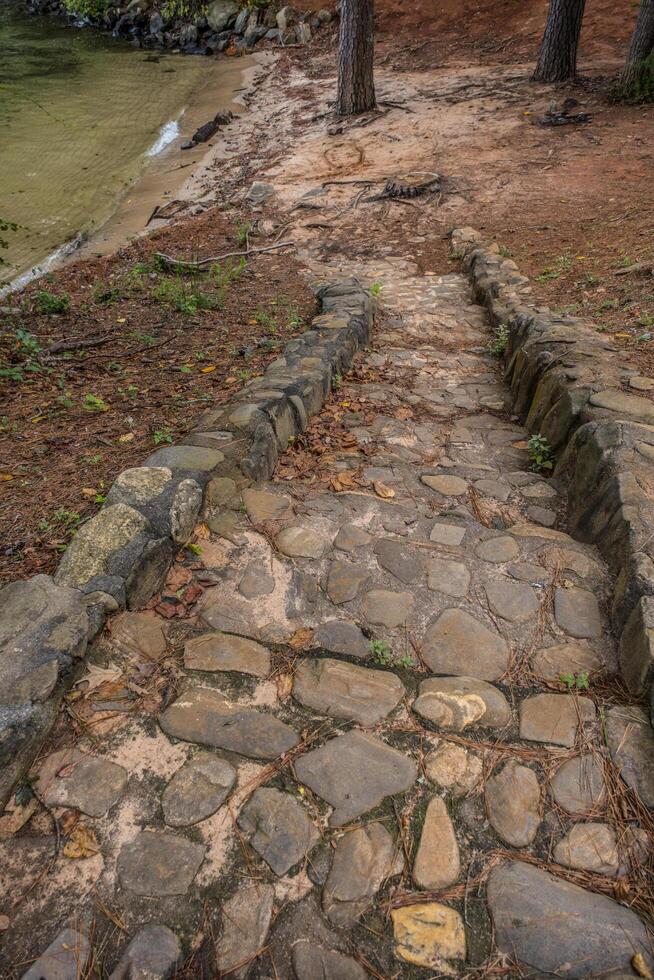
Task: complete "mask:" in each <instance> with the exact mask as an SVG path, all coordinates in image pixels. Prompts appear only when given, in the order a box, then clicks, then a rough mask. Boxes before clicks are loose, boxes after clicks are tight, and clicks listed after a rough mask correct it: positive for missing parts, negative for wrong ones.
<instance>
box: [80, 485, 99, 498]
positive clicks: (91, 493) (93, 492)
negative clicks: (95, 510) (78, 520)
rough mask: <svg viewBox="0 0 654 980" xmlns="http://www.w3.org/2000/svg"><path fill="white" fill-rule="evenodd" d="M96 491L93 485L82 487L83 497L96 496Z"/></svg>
mask: <svg viewBox="0 0 654 980" xmlns="http://www.w3.org/2000/svg"><path fill="white" fill-rule="evenodd" d="M97 493H98V491H97V490H95V489H94V488H93V487H82V496H84V497H89V498H91V499H92V498H93V497H95V496H97Z"/></svg>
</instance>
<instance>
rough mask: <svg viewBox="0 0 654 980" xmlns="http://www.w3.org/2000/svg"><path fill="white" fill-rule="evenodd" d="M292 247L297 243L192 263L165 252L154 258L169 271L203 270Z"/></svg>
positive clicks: (157, 253)
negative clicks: (226, 262) (207, 266)
mask: <svg viewBox="0 0 654 980" xmlns="http://www.w3.org/2000/svg"><path fill="white" fill-rule="evenodd" d="M290 245H292V246H293V247H295V242H278V243H277V244H276V245H265V246H263V247H261V248H248V249H246V250H245V251H243V252H225V254H224V255H212V256H210V257H209V258H208V259H200V261H199V262H192V261H191V260H190V259H175V258H173V256H172V255H164V253H163V252H155V254H154V257H155V259H157V261H158V262H159V263H160V264H161V265H163V266H164V267H165V268H167V269H178V270H182V271H183V270H185V269H202V268H204V266H205V265H211V263H212V262H223V261H224V259H231V258H233V257H236V256H241V255H243V256H248V255H256V254H257V253H259V252H272V251H273V249H275V248H286V247H287V246H290Z"/></svg>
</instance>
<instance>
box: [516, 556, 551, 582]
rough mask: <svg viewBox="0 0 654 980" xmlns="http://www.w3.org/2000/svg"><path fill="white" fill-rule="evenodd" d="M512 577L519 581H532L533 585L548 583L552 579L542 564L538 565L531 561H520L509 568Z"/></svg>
mask: <svg viewBox="0 0 654 980" xmlns="http://www.w3.org/2000/svg"><path fill="white" fill-rule="evenodd" d="M507 572H508V573H509V575H510V576H511V578H515V579H517V580H518V581H519V582H530V583H531V584H532V585H547V583H548V582H549V580H550V576H549V573H548V571H547V569H546V568H543V566H542V565H536V564H534V563H533V562H530V561H519V562H516V564H515V565H511V566H510V567H509V568H507Z"/></svg>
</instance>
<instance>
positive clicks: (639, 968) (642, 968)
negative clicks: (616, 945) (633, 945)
mask: <svg viewBox="0 0 654 980" xmlns="http://www.w3.org/2000/svg"><path fill="white" fill-rule="evenodd" d="M631 965H632V967H633V968H634V970H635V971H636V973H637V974H638V976H639V977H645V980H652V971H651V970H650V968H649V967H648V965H647V963H646V962H645V957H644V956H643V954H642V953H636V954H635V955H634V956H632V957H631Z"/></svg>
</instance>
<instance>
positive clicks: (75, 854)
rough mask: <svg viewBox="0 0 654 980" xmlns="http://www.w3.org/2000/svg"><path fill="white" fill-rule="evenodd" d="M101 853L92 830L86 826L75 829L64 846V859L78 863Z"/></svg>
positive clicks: (81, 825) (80, 825)
mask: <svg viewBox="0 0 654 980" xmlns="http://www.w3.org/2000/svg"><path fill="white" fill-rule="evenodd" d="M99 853H100V848H99V846H98V842H97V840H96V836H95V834H94V833H93V831H92V830H91V828H90V827H87V826H86V824H79V825H78V826H77V827H73V830H72V832H71V835H70V837H69V838H68V840H67V841H66V843H65V844H64V857H67V858H70V859H71V860H73V861H76V860H79V859H81V858H88V857H93V856H94V855H95V854H99Z"/></svg>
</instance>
